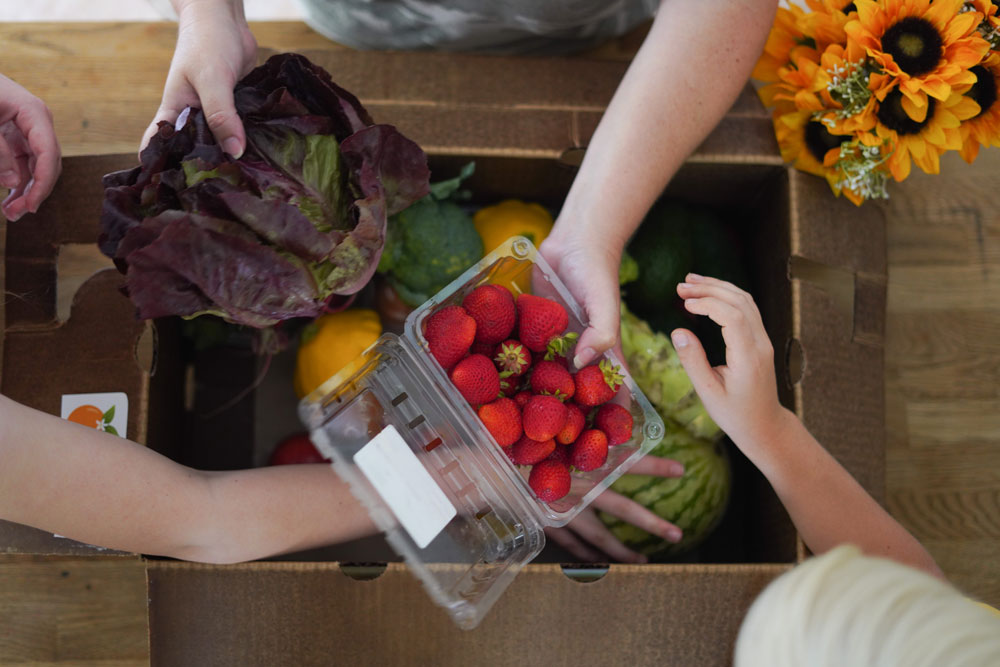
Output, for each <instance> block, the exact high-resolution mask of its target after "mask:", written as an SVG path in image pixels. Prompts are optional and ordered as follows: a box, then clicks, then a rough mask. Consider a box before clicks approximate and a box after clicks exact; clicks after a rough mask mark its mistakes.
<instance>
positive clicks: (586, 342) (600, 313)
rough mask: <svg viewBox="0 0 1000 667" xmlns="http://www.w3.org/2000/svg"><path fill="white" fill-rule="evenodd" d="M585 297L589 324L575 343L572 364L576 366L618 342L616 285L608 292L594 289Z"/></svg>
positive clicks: (618, 324) (583, 364) (582, 365)
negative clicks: (586, 298)
mask: <svg viewBox="0 0 1000 667" xmlns="http://www.w3.org/2000/svg"><path fill="white" fill-rule="evenodd" d="M587 297H588V301H587V304H586V309H587V317H588V319H589V320H590V326H588V327H587V328H586V329H585V330H584V332H583V333H582V334H580V340H578V341H577V343H576V355H575V356H574V357H573V364H574V365H575V366H576V367H577V368H583V367H584V366H586V365H587V364H589V363H590V362H592V361H593V360H594V359H596V358H597V357H599V356H600V355H602V354H604V352H606V351H607V350H609V349H610V348H611V347H612V346H614V345H615V343H617V342H618V334H619V327H620V326H621V322H620V319H619V318H620V316H621V313H620V312H619V309H620V306H619V305H618V288H617V285H615V288H614V289H613V290H611V291H610V293H607V291H606V290H603V289H600V290H598V289H595V290H592V291H591V293H589V294H588V295H587Z"/></svg>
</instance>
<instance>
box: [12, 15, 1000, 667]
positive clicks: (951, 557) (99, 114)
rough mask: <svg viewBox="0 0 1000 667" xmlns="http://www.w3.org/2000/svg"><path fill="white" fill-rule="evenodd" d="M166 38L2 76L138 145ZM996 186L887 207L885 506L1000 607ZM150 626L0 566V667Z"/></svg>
mask: <svg viewBox="0 0 1000 667" xmlns="http://www.w3.org/2000/svg"><path fill="white" fill-rule="evenodd" d="M252 27H253V30H254V33H255V35H256V36H257V38H258V41H259V43H260V44H261V46H264V47H271V48H274V49H277V50H298V49H306V48H339V47H336V46H335V45H332V44H330V42H328V41H327V40H326V39H324V38H322V37H321V36H319V35H317V34H315V33H313V32H312V31H311V30H309V29H308V28H306V27H305V26H304V25H302V24H300V23H261V24H254V25H253V26H252ZM173 42H174V28H173V26H172V25H170V24H166V23H148V24H128V23H118V24H108V23H88V24H51V23H37V24H23V23H22V24H6V25H0V72H2V73H4V74H5V75H7V76H9V77H11V78H13V79H15V80H17V81H18V82H20V83H22V84H23V85H25V86H26V87H27V88H29V89H30V90H31V91H32V92H34V93H35V94H37V95H39V96H40V97H42V98H43V99H45V100H46V101H47V103H48V104H49V106H50V107H51V109H52V111H53V113H54V115H55V122H56V127H57V130H58V132H59V136H60V139H61V142H62V146H63V150H64V153H65V154H66V155H80V154H88V153H116V152H122V151H132V150H136V149H137V144H138V140H139V138H140V136H141V135H142V132H143V130H144V129H145V126H146V123H147V122H148V120H149V119H150V118H151V117H152V114H153V113H154V111H155V110H156V108H157V106H158V103H159V98H160V94H161V92H162V88H163V80H164V78H165V76H166V72H167V67H168V65H169V61H170V56H171V53H172V50H173ZM631 46H633V45H632V44H624V45H623V48H624V50H625V51H627V49H628V48H630V47H631ZM617 48H618V47H617V46H616V45H611V46H610V47H609V48H608V49H606V50H605V52H604V54H603V55H606V56H608V57H617V56H618V55H619V53H618V52H617V50H616V49H617ZM948 157H949V158H951V157H954V156H948ZM998 181H1000V150H993V151H985V152H984V153H983V154H982V155H981V156H980V158H979V160H978V161H977V162H976V163H975V164H974V165H972V166H969V165H966V164H964V163H963V162H962V161H961V160H959V159H945V160H944V161H943V164H942V174H941V175H938V176H934V177H929V176H926V175H924V174H922V173H919V172H915V173H914V174H913V175H912V176H911V177H910V179H908V180H907V181H906V182H904V183H902V184H897V185H895V186H893V187H892V190H891V192H892V199H891V200H889V201H888V202H887V203H885V204H884V210H885V211H886V215H887V219H888V232H889V302H888V320H887V332H886V405H887V408H886V409H887V415H886V417H887V428H888V450H887V460H888V468H887V489H888V505H889V508H890V510H891V511H892V512H893V513H894V515H895V516H897V517H898V518H899V519H900V520H901V521H902V522H903V523H904V524H905V525H906V526H907V527H908V528H909V529H910V530H912V531H913V532H914V533H915V534H916V535H917V537H918V538H919V539H921V541H923V542H924V543H925V544H926V545H927V546H928V547H929V548H930V550H931V552H932V553H933V554H934V556H935V558H936V559H937V560H938V562H939V563H940V564H941V566H942V567H943V569H944V571H945V573H946V574H947V575H948V576H949V577H950V578H951V580H952V581H954V582H955V583H956V585H958V586H959V587H960V588H961V589H962V590H964V591H966V592H967V593H969V594H970V595H973V596H976V597H978V598H980V599H982V600H984V601H987V602H989V603H990V604H993V605H995V606H1000V558H998V557H997V554H998V553H1000V213H998V211H1000V188H998V187H997V186H998ZM63 572H67V573H68V574H66V575H64V574H63ZM145 622H146V620H145V577H144V575H143V573H142V568H141V566H139V565H137V564H136V563H135V562H126V561H120V560H96V561H89V560H88V561H66V560H60V561H47V560H45V559H33V558H13V557H6V558H2V559H0V664H3V665H18V664H33V665H94V666H96V665H107V666H112V665H114V666H120V665H133V664H146V663H147V662H148V648H147V644H146V634H145V627H146V626H145Z"/></svg>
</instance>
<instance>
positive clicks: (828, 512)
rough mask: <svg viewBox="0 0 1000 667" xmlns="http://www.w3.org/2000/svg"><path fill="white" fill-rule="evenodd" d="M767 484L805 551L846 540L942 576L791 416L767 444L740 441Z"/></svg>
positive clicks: (820, 550) (785, 415)
mask: <svg viewBox="0 0 1000 667" xmlns="http://www.w3.org/2000/svg"><path fill="white" fill-rule="evenodd" d="M740 444H741V449H743V451H744V452H745V453H746V454H747V456H748V458H750V460H751V462H753V463H754V465H756V466H757V468H759V469H760V471H761V472H762V473H763V474H764V476H765V477H766V478H767V480H768V481H769V482H770V483H771V486H772V487H773V488H774V490H775V492H776V493H777V494H778V497H779V498H780V499H781V502H782V504H783V505H784V506H785V509H786V510H787V511H788V514H789V516H790V517H791V519H792V523H793V524H795V527H796V529H797V530H798V532H799V534H800V535H801V536H802V540H803V542H805V544H806V546H807V547H808V548H809V550H810V551H812V552H813V553H816V554H820V553H823V552H825V551H828V550H830V549H832V548H833V547H835V546H837V545H839V544H844V543H851V544H855V545H857V546H858V547H859V548H861V550H862V551H864V552H865V553H867V554H869V555H873V556H882V557H885V558H891V559H893V560H896V561H899V562H902V563H906V564H908V565H911V566H913V567H916V568H918V569H921V570H924V571H927V572H930V573H931V574H934V575H935V576H942V575H941V571H940V569H939V568H938V567H937V565H936V564H935V562H934V560H933V558H931V556H930V554H929V553H928V552H927V550H926V549H925V548H924V547H923V545H921V544H920V542H918V541H917V540H916V538H914V537H913V536H912V535H911V534H910V533H909V532H908V531H907V530H906V529H905V528H904V527H903V526H902V525H900V524H899V522H897V521H896V520H895V519H893V518H892V516H890V515H889V513H888V512H887V511H885V509H883V508H882V506H881V505H879V504H878V503H877V502H875V500H874V499H873V498H872V497H871V495H869V494H868V492H867V491H865V489H864V488H863V487H862V486H861V485H860V484H859V483H858V482H857V480H855V479H854V477H852V476H851V474H850V473H849V472H847V470H846V469H844V467H843V466H841V465H840V463H838V462H837V460H836V459H834V458H833V456H831V455H830V453H829V452H827V451H826V449H824V448H823V446H822V445H820V444H819V442H817V441H816V439H815V438H814V437H813V436H812V435H811V434H810V433H809V432H808V430H806V428H805V426H804V425H803V424H802V422H801V421H799V420H798V419H797V418H796V417H795V415H793V414H792V413H790V412H788V411H784V412H783V418H782V424H781V425H780V426H779V427H778V428H777V429H776V431H775V434H774V435H773V436H772V440H771V441H770V442H768V443H740Z"/></svg>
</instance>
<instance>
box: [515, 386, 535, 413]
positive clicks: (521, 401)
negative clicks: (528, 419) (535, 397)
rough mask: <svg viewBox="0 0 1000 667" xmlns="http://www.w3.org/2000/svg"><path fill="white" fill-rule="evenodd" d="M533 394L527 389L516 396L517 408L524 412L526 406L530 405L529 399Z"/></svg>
mask: <svg viewBox="0 0 1000 667" xmlns="http://www.w3.org/2000/svg"><path fill="white" fill-rule="evenodd" d="M531 396H532V393H531V392H530V391H528V390H527V389H525V390H524V391H519V392H517V393H516V394H514V402H515V403H517V407H519V408H521V409H522V410H524V406H525V405H527V404H528V399H529V398H531Z"/></svg>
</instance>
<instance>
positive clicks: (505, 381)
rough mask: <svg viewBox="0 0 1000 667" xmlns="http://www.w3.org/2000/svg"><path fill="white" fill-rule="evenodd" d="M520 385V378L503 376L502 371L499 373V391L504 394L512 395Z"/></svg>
mask: <svg viewBox="0 0 1000 667" xmlns="http://www.w3.org/2000/svg"><path fill="white" fill-rule="evenodd" d="M520 387H521V378H515V377H504V374H503V373H501V374H500V393H501V394H503V395H504V396H508V397H509V396H513V395H514V394H516V393H517V392H518V389H520Z"/></svg>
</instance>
